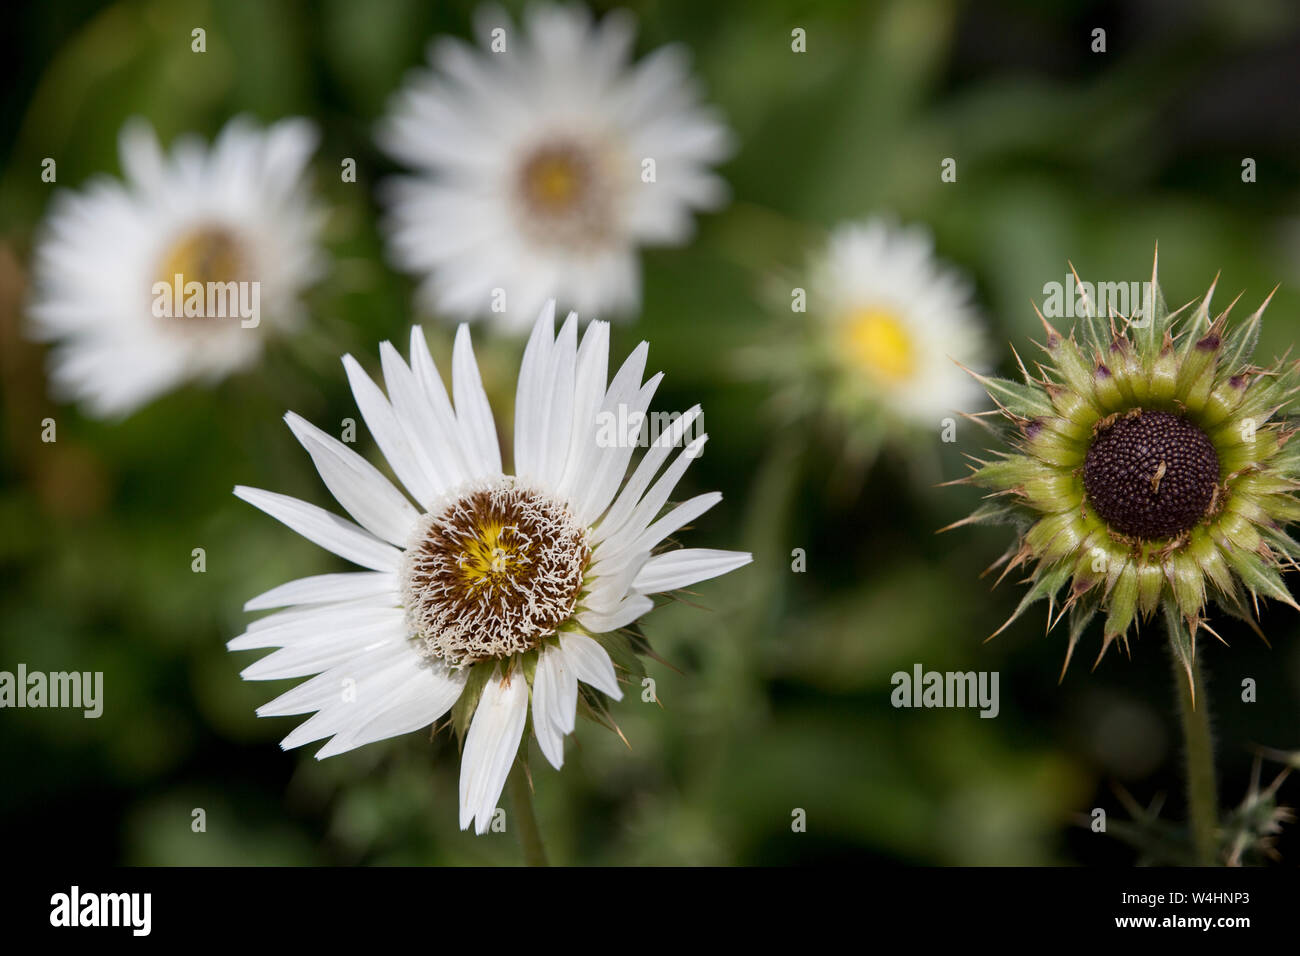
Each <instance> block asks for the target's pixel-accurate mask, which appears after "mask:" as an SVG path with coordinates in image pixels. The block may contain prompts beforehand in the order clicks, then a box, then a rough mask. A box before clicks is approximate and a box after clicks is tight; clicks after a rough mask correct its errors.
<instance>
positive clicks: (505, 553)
mask: <svg viewBox="0 0 1300 956" xmlns="http://www.w3.org/2000/svg"><path fill="white" fill-rule="evenodd" d="M448 500H449V501H450V503H449V504H447V505H446V506H445V507H442V508H440V509H435V510H434V511H431V512H429V513H428V514H426V515H425V516H424V517H423V518H421V519H420V522H419V524H418V525H417V527H416V530H415V534H414V535H413V537H412V539H411V543H410V544H409V545H408V547H407V551H406V554H405V557H404V559H403V568H402V579H403V580H402V585H403V588H402V589H403V596H404V598H405V606H406V618H407V622H408V624H409V626H410V628H411V632H412V635H413V637H414V639H415V640H416V641H417V642H419V643H420V644H421V645H422V648H421V649H422V651H423V652H424V653H426V654H427V655H428V656H430V657H437V658H441V659H443V660H445V661H447V663H449V664H452V665H458V664H471V663H474V662H475V661H480V660H485V659H487V658H492V657H497V658H500V657H509V656H510V655H512V654H521V653H523V652H524V651H527V650H529V649H530V648H533V647H536V646H537V645H538V644H539V643H540V642H541V641H542V639H543V638H545V637H546V636H547V635H549V634H552V633H554V631H555V629H556V628H557V627H558V626H559V625H561V624H563V623H564V622H565V621H566V620H568V619H569V618H570V617H571V616H572V615H573V610H574V608H575V607H576V605H577V602H578V597H579V595H580V593H581V591H582V579H583V574H584V572H585V571H586V567H587V561H588V558H589V557H590V555H591V549H590V548H589V547H588V545H587V532H586V529H585V528H583V527H582V526H581V525H579V524H578V523H577V522H576V521H575V520H574V517H573V515H572V513H570V511H569V509H568V508H566V507H565V506H564V505H562V504H560V503H559V502H557V501H555V500H553V499H552V498H550V497H548V496H546V495H544V494H542V493H540V492H538V491H534V490H532V489H530V488H527V487H524V486H521V485H519V484H518V483H517V482H516V480H515V479H514V478H509V477H507V478H501V479H497V480H496V481H491V482H486V483H481V484H475V485H472V486H469V487H467V488H464V489H462V490H461V491H460V492H459V493H458V494H456V495H455V496H453V497H451V498H449V499H448Z"/></svg>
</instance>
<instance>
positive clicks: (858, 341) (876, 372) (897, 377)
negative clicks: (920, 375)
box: [844, 307, 916, 385]
mask: <svg viewBox="0 0 1300 956" xmlns="http://www.w3.org/2000/svg"><path fill="white" fill-rule="evenodd" d="M844 345H845V348H846V350H847V354H848V357H849V359H850V360H851V361H852V363H853V364H854V365H856V366H858V367H860V368H864V369H866V370H867V372H869V373H870V374H871V376H872V377H873V378H875V379H876V380H877V381H880V382H883V383H885V384H888V385H897V384H898V383H900V382H904V381H906V380H907V379H909V378H911V377H912V375H913V374H914V373H915V372H916V346H915V344H914V343H913V341H912V336H911V335H910V334H909V333H908V330H907V327H906V326H905V325H904V324H903V321H902V319H901V318H899V316H898V314H897V313H896V312H893V311H891V310H889V309H882V308H875V307H871V308H865V309H857V310H856V311H854V312H853V313H852V314H851V315H850V316H849V318H848V321H847V323H845V333H844Z"/></svg>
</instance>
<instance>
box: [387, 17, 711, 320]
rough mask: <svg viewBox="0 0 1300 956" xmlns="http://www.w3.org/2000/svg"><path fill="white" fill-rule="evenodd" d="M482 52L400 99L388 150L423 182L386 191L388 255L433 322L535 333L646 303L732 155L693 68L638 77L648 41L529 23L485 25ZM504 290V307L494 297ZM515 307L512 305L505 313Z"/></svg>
mask: <svg viewBox="0 0 1300 956" xmlns="http://www.w3.org/2000/svg"><path fill="white" fill-rule="evenodd" d="M476 23H477V32H478V33H479V34H480V39H481V42H482V45H483V49H481V50H478V49H475V48H473V47H471V46H469V45H467V44H465V43H462V42H460V41H458V40H455V39H452V38H449V37H440V38H438V39H436V40H435V41H434V42H433V43H432V44H431V45H430V48H429V62H430V65H431V69H424V70H420V71H418V72H416V73H415V74H414V75H413V76H412V77H411V78H410V80H409V81H408V82H407V83H406V85H405V86H404V87H403V88H402V89H401V90H400V91H399V92H398V93H397V94H396V95H395V96H394V98H393V102H392V105H391V109H390V113H389V115H388V116H387V117H386V118H385V120H384V121H383V122H382V123H381V125H380V127H379V130H378V134H377V135H378V140H379V143H380V145H381V146H382V148H383V149H384V150H385V151H386V152H388V153H389V154H390V155H392V156H393V157H394V158H395V159H396V160H398V161H399V162H402V163H404V164H406V165H407V166H409V167H411V168H412V169H413V170H414V175H412V176H405V177H400V178H397V179H395V180H393V181H392V182H390V183H387V184H386V186H387V196H386V199H387V206H388V209H389V218H388V221H387V226H388V231H389V233H390V240H391V241H390V249H391V254H392V257H393V259H394V261H395V262H396V264H397V265H398V266H399V267H400V268H402V269H404V270H406V271H408V272H411V273H413V274H415V275H417V276H419V277H420V279H421V284H420V289H419V296H420V300H421V305H422V306H423V307H425V308H427V309H430V310H432V311H436V312H442V313H445V314H448V315H451V316H454V317H457V318H464V319H474V318H477V317H481V316H491V317H493V318H494V319H495V320H496V321H498V322H499V323H500V324H502V325H503V326H505V327H507V328H511V329H514V330H520V331H523V330H526V329H527V328H528V325H529V323H530V322H531V321H532V318H533V317H534V316H535V315H536V314H537V310H538V308H540V306H541V304H542V303H543V302H545V301H546V300H547V299H549V298H552V297H557V298H558V299H559V301H560V302H561V303H562V304H563V305H565V306H568V307H572V308H574V309H577V310H578V311H579V312H580V313H581V314H583V315H585V316H591V315H592V314H593V313H598V314H601V315H617V314H626V313H629V312H632V311H635V310H636V309H637V308H638V307H639V305H640V301H641V274H640V260H639V258H638V253H637V248H638V246H641V245H676V244H680V243H682V242H684V241H686V240H687V239H688V238H689V237H690V235H691V233H692V231H693V229H694V222H693V218H692V214H693V212H694V211H695V210H700V209H712V208H716V207H717V206H719V205H721V204H722V203H723V202H724V201H725V199H726V197H727V194H728V190H727V187H726V184H725V183H724V182H723V181H722V180H721V179H720V178H719V177H717V176H716V175H715V174H714V173H713V172H712V171H711V170H710V166H711V165H713V164H716V163H717V162H719V161H720V160H722V159H725V158H726V157H727V156H728V155H730V153H731V151H732V145H731V137H730V134H729V132H728V130H727V128H726V127H725V125H724V124H723V123H722V122H721V120H720V119H719V118H718V116H717V115H716V113H715V111H713V110H712V109H708V108H705V107H703V106H701V105H700V104H699V101H698V100H699V97H698V93H697V89H696V84H695V83H694V81H693V79H692V77H691V74H690V71H689V67H688V58H687V55H686V53H685V51H684V50H683V49H682V48H680V47H677V46H669V47H664V48H661V49H659V50H656V51H655V52H654V53H652V54H650V55H649V56H647V57H646V58H645V59H643V60H641V61H640V62H638V63H636V64H632V63H630V50H631V47H632V42H633V39H634V24H633V19H632V17H631V15H630V14H627V13H626V12H624V11H616V12H613V13H610V14H608V15H606V16H605V17H604V18H603V19H601V20H600V22H599V23H594V22H593V21H592V19H591V15H590V13H589V12H588V11H586V10H585V9H583V8H581V7H577V6H574V7H561V6H554V5H534V6H530V7H529V8H528V10H527V12H526V13H525V16H524V29H522V30H515V28H514V25H513V24H512V23H511V22H510V20H509V19H508V17H507V16H506V15H505V14H504V13H502V12H500V11H499V10H498V9H497V8H495V7H492V8H483V9H480V11H479V14H478V16H477V17H476ZM498 290H500V291H498ZM501 292H504V297H502V295H501Z"/></svg>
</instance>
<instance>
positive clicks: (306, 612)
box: [226, 598, 403, 651]
mask: <svg viewBox="0 0 1300 956" xmlns="http://www.w3.org/2000/svg"><path fill="white" fill-rule="evenodd" d="M394 612H396V613H397V614H401V613H403V612H402V609H401V608H399V607H396V606H394V605H393V604H391V603H390V604H387V605H385V604H381V603H379V602H377V601H376V600H375V599H374V598H361V599H359V600H356V601H341V602H335V603H332V604H309V605H307V606H305V607H297V608H291V609H289V610H285V611H276V612H275V613H274V614H268V615H266V616H265V617H262V618H258V619H257V620H256V621H253V622H252V623H251V624H249V625H248V629H247V630H245V631H244V633H243V634H240V635H239V636H238V637H235V638H232V639H231V640H229V641H227V642H226V647H228V648H229V649H230V650H232V651H247V650H254V649H257V648H262V647H287V646H288V645H290V644H298V643H300V642H303V641H324V640H328V639H330V638H331V637H333V636H334V635H336V634H348V633H352V632H353V631H354V630H355V629H357V628H364V627H369V626H371V625H374V624H378V623H391V622H392V621H393V620H394V619H395V614H394Z"/></svg>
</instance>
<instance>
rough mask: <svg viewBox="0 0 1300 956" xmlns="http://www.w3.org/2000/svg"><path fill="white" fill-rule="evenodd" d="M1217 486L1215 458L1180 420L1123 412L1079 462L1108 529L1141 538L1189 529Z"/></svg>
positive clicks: (1197, 434) (1202, 438)
mask: <svg viewBox="0 0 1300 956" xmlns="http://www.w3.org/2000/svg"><path fill="white" fill-rule="evenodd" d="M1218 482H1219V456H1218V454H1217V453H1216V452H1215V451H1214V445H1213V444H1212V443H1211V442H1210V439H1209V438H1207V437H1206V436H1205V432H1203V431H1201V430H1200V429H1199V428H1197V427H1196V426H1195V425H1193V424H1192V423H1191V422H1189V421H1188V420H1187V419H1186V418H1181V417H1179V416H1177V415H1171V414H1170V413H1168V412H1152V411H1148V412H1143V411H1142V410H1140V409H1138V410H1136V414H1132V415H1125V416H1123V417H1122V418H1120V419H1118V420H1116V421H1114V422H1111V423H1110V424H1107V425H1104V426H1103V427H1102V428H1100V429H1099V430H1098V432H1097V437H1096V438H1094V439H1093V442H1092V445H1091V447H1089V448H1088V454H1087V457H1085V458H1084V462H1083V485H1084V488H1085V489H1086V490H1087V492H1088V500H1089V501H1090V502H1092V506H1093V507H1094V508H1096V509H1097V514H1098V515H1100V516H1101V518H1102V520H1103V521H1105V522H1106V523H1107V524H1108V525H1109V526H1110V527H1112V528H1114V529H1115V530H1117V531H1119V532H1120V533H1121V534H1126V535H1130V536H1131V537H1134V538H1138V539H1140V540H1142V541H1154V540H1157V539H1159V538H1169V537H1174V536H1176V535H1179V534H1182V533H1183V532H1184V531H1190V530H1191V529H1192V527H1193V526H1195V525H1196V524H1198V523H1199V522H1200V521H1201V519H1202V518H1204V517H1205V515H1206V512H1207V511H1208V510H1209V507H1210V504H1211V502H1212V501H1213V500H1214V488H1215V486H1216V485H1217V484H1218Z"/></svg>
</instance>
